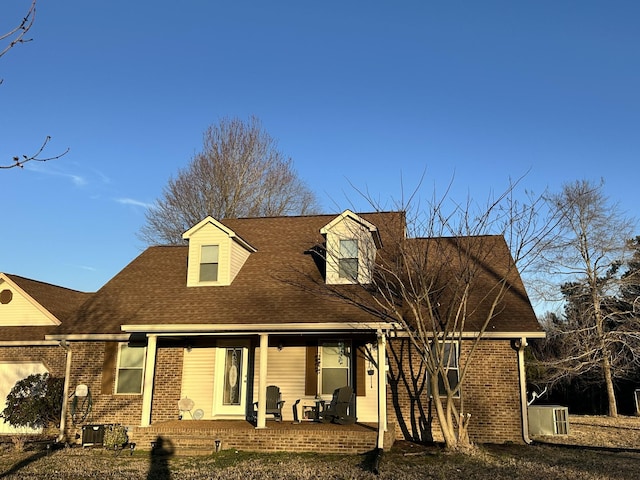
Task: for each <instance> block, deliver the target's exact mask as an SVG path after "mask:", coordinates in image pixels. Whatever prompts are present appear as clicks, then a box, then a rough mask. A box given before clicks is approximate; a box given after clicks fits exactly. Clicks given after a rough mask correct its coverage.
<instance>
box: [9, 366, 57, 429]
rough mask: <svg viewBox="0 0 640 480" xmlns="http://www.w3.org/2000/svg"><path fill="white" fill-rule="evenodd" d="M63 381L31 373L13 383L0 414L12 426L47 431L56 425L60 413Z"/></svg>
mask: <svg viewBox="0 0 640 480" xmlns="http://www.w3.org/2000/svg"><path fill="white" fill-rule="evenodd" d="M63 387H64V380H63V379H62V378H57V377H52V376H50V375H49V374H48V373H35V374H33V375H29V376H28V377H27V378H24V379H22V380H19V381H18V382H16V384H15V385H14V387H13V388H12V389H11V391H10V392H9V395H7V406H6V407H5V409H4V410H3V411H2V413H0V417H2V418H4V420H5V421H6V422H8V423H9V424H10V425H11V426H13V427H28V428H34V429H37V428H47V427H48V426H50V425H58V423H59V422H60V414H61V412H62V396H63Z"/></svg>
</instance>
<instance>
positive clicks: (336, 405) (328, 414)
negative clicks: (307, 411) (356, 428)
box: [320, 385, 356, 425]
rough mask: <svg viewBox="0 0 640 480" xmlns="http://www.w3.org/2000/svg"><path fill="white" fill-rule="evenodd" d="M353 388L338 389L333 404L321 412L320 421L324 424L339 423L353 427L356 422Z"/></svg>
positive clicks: (334, 394)
mask: <svg viewBox="0 0 640 480" xmlns="http://www.w3.org/2000/svg"><path fill="white" fill-rule="evenodd" d="M353 400H354V395H353V388H351V387H349V386H347V385H345V386H344V387H340V388H336V389H335V390H334V392H333V398H332V399H331V403H329V404H328V405H326V406H325V408H324V410H323V411H322V412H320V421H321V422H323V423H339V424H340V425H351V424H354V423H355V422H356V417H355V415H354V411H353V407H354V405H353V403H354V402H353Z"/></svg>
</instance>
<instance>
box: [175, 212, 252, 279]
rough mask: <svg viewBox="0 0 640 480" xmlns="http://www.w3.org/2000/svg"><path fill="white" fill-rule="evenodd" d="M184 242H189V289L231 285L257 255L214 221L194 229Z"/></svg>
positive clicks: (233, 234)
mask: <svg viewBox="0 0 640 480" xmlns="http://www.w3.org/2000/svg"><path fill="white" fill-rule="evenodd" d="M182 238H184V239H185V240H188V241H189V260H188V263H187V287H208V286H225V285H231V282H233V280H234V278H235V277H236V275H237V274H238V272H239V271H240V269H241V268H242V266H243V265H244V262H246V261H247V258H249V255H251V254H252V253H254V252H256V249H255V248H253V247H252V246H251V245H249V243H247V242H245V241H244V240H243V239H242V238H241V237H239V236H238V235H236V234H235V232H234V231H233V230H231V229H229V228H227V227H225V226H224V225H222V224H221V223H220V222H218V221H217V220H216V219H214V218H213V217H207V218H205V219H204V220H202V221H201V222H200V223H198V224H197V225H194V226H193V227H191V228H190V229H189V230H187V231H186V232H184V234H183V235H182Z"/></svg>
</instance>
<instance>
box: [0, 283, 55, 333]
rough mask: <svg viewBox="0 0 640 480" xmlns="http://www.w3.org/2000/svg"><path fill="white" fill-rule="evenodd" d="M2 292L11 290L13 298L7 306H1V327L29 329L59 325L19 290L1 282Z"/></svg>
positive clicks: (0, 288)
mask: <svg viewBox="0 0 640 480" xmlns="http://www.w3.org/2000/svg"><path fill="white" fill-rule="evenodd" d="M0 290H10V291H11V293H12V294H13V298H12V299H11V301H10V302H9V303H7V304H0V326H3V327H28V326H37V325H57V323H56V322H54V321H53V320H52V319H51V318H50V317H49V316H48V315H47V314H46V313H45V311H43V310H44V309H42V310H41V309H40V308H38V306H36V304H34V302H33V300H30V299H28V298H27V297H25V296H24V295H22V294H21V293H20V292H19V291H18V290H16V289H15V288H13V287H12V286H11V285H8V284H7V282H5V281H3V280H0Z"/></svg>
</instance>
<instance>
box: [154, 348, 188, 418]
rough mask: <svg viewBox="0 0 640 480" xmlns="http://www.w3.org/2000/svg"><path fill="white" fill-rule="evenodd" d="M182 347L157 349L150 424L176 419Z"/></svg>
mask: <svg viewBox="0 0 640 480" xmlns="http://www.w3.org/2000/svg"><path fill="white" fill-rule="evenodd" d="M183 355H184V350H183V349H182V347H173V348H162V347H160V348H158V351H157V354H156V371H155V376H154V390H153V402H152V403H151V422H152V423H155V422H163V421H166V420H175V419H177V418H178V414H179V411H178V401H179V400H180V391H181V388H182V357H183Z"/></svg>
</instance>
